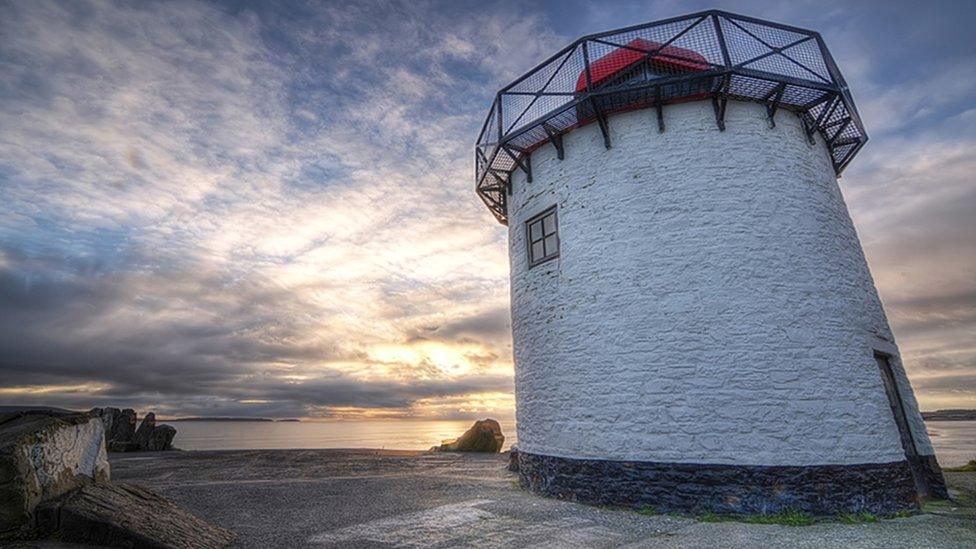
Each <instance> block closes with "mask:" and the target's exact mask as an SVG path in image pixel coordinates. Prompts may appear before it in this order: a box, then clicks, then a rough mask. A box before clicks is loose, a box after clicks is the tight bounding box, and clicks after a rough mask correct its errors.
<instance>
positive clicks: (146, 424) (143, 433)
mask: <svg viewBox="0 0 976 549" xmlns="http://www.w3.org/2000/svg"><path fill="white" fill-rule="evenodd" d="M155 428H156V414H154V413H152V412H149V413H148V414H146V417H144V418H142V423H140V424H139V428H138V429H136V434H135V436H133V437H132V443H133V444H134V445H135V446H136V448H138V449H139V450H145V449H146V447H147V446H148V445H149V437H150V436H152V432H153V429H155Z"/></svg>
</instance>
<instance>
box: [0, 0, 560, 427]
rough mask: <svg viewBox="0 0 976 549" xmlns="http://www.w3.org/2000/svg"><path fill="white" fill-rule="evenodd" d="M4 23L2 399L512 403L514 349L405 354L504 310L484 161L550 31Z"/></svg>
mask: <svg viewBox="0 0 976 549" xmlns="http://www.w3.org/2000/svg"><path fill="white" fill-rule="evenodd" d="M5 10H6V13H5V17H4V18H2V19H3V22H0V25H2V27H0V36H2V37H3V38H2V40H3V54H2V56H0V64H2V65H0V66H2V68H3V71H2V76H0V84H2V87H3V89H4V90H10V91H11V93H10V96H9V97H7V100H5V101H4V104H3V108H2V109H0V125H2V126H3V127H4V132H3V133H2V135H0V177H2V179H3V181H4V184H3V185H0V201H2V202H3V204H5V206H4V215H3V217H2V219H0V253H2V255H0V257H2V258H3V261H2V262H0V311H2V312H3V314H2V315H0V317H2V320H0V327H2V328H3V331H2V334H0V369H2V371H3V373H4V376H3V383H2V385H3V386H5V387H7V392H6V393H4V394H3V398H5V399H20V400H25V401H26V400H31V399H35V398H36V399H38V400H40V399H43V400H44V401H45V402H53V403H73V404H83V403H84V402H86V398H87V402H91V403H104V402H128V403H139V405H140V406H145V405H146V404H147V403H150V402H151V403H153V405H154V406H163V407H165V408H167V409H171V410H179V409H183V408H181V406H183V407H185V408H186V409H187V410H189V409H198V408H200V407H201V404H200V402H202V401H203V400H207V399H210V400H211V401H213V402H217V403H220V409H222V410H239V411H242V412H243V411H246V410H249V409H252V408H251V407H249V406H248V405H244V404H241V403H242V402H245V401H247V402H250V403H255V402H263V403H264V404H262V405H261V406H257V405H255V406H254V407H253V411H255V412H256V411H269V410H279V411H281V412H282V413H285V412H287V415H304V414H306V413H311V414H319V415H329V414H330V409H332V408H349V407H352V408H356V409H361V410H369V409H371V408H390V407H393V408H397V409H401V410H408V409H409V410H411V411H412V412H414V413H418V414H421V415H422V414H423V410H420V409H413V408H411V406H413V403H414V402H417V401H421V400H423V401H425V402H428V403H430V404H431V405H435V404H436V402H434V401H435V400H436V399H438V398H464V395H465V394H471V395H477V394H478V393H482V392H489V393H492V392H498V391H510V390H511V382H510V379H511V359H510V358H509V357H510V352H509V351H508V348H509V345H510V343H509V342H508V341H506V340H505V338H501V339H499V338H497V337H496V335H497V333H496V332H494V331H492V332H486V333H481V334H479V333H474V332H470V331H469V332H468V333H466V337H465V339H464V341H463V342H459V341H458V342H455V341H448V340H449V339H450V338H446V337H445V338H442V339H443V340H444V342H442V343H438V344H436V345H435V344H433V343H431V342H426V343H423V342H411V341H410V338H411V336H412V334H414V333H416V332H417V331H418V330H419V327H420V326H428V325H448V324H451V323H454V322H457V321H459V319H463V318H467V317H470V316H477V315H480V314H482V313H483V312H484V311H485V310H498V309H500V308H502V307H503V306H504V303H505V300H506V299H507V295H508V291H507V287H506V277H505V272H506V269H507V258H506V256H505V249H504V245H503V238H504V232H503V231H502V230H500V229H499V227H498V226H497V225H495V224H493V222H492V221H491V218H490V216H489V214H487V212H485V211H484V210H483V209H482V208H480V207H479V205H478V202H477V200H476V199H475V198H474V196H473V192H472V190H471V185H470V184H469V183H467V182H468V181H469V179H470V169H471V168H470V165H469V163H470V150H469V144H470V141H471V140H472V139H473V138H474V135H475V133H476V132H477V128H478V127H479V126H480V120H479V118H480V116H481V108H480V106H481V105H482V104H488V103H489V102H490V97H491V95H492V94H493V93H494V89H495V88H496V87H497V86H498V85H499V82H501V81H502V80H504V79H506V78H510V77H512V76H514V74H515V73H516V72H517V71H519V70H522V69H524V67H526V66H528V65H529V63H531V62H532V60H533V59H535V58H536V57H539V56H541V55H542V54H543V52H544V51H545V50H546V49H547V48H548V47H549V46H551V44H549V43H547V41H546V37H547V36H550V35H549V34H547V31H546V30H545V29H544V28H543V27H542V26H541V22H540V20H539V19H538V17H536V16H532V15H528V14H524V13H519V12H517V11H515V12H513V11H506V12H501V11H499V12H497V13H496V14H489V15H488V16H486V17H483V18H480V19H479V20H478V21H474V20H470V21H467V22H464V23H462V24H457V23H458V22H459V21H460V20H459V19H456V18H452V17H451V16H450V14H449V13H447V11H449V10H442V9H439V8H437V7H435V6H431V5H427V4H415V3H402V4H397V5H391V6H380V5H361V6H356V5H320V4H307V5H306V4H302V3H294V4H290V5H288V6H282V7H281V9H279V10H270V9H265V8H253V9H252V8H245V9H239V10H236V9H235V10H232V9H228V8H225V7H223V6H220V5H218V4H209V3H201V2H177V3H170V4H151V5H139V6H133V5H127V4H120V3H110V2H79V3H73V4H70V5H63V4H54V3H50V4H44V3H37V4H30V5H26V4H22V5H16V6H10V7H9V8H5ZM506 30H513V31H519V32H525V33H530V34H534V35H537V36H540V37H542V40H540V41H539V42H538V43H536V44H533V45H529V47H525V46H524V45H522V46H516V45H514V44H512V43H510V42H509V41H508V40H506V39H505V37H504V34H505V32H506ZM472 105H478V108H472ZM506 379H507V380H508V381H507V382H504V380H506ZM45 387H46V388H55V389H57V391H54V392H52V391H46V392H41V393H38V391H41V390H42V389H43V388H45ZM79 387H83V388H84V390H83V391H79V390H77V388H79ZM58 391H60V392H58ZM34 394H37V395H38V396H37V397H32V396H31V395H34ZM473 398H475V397H473ZM201 399H202V400H201ZM431 399H434V400H431ZM279 407H280V408H279ZM438 413H439V414H440V413H441V412H438ZM444 413H446V412H444Z"/></svg>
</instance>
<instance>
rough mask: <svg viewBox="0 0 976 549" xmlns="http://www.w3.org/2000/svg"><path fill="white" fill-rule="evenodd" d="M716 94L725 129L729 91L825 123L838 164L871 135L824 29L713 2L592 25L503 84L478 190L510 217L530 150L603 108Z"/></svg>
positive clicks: (478, 150)
mask: <svg viewBox="0 0 976 549" xmlns="http://www.w3.org/2000/svg"><path fill="white" fill-rule="evenodd" d="M709 98H710V99H711V101H712V103H713V106H714V110H715V117H716V123H717V124H718V127H719V129H724V128H725V126H724V124H725V120H724V117H725V105H726V102H727V101H728V100H729V99H733V100H744V101H754V102H759V103H763V104H765V105H766V108H767V114H768V115H769V121H770V124H773V123H774V115H775V113H776V110H777V109H785V110H789V111H792V112H794V113H796V114H797V115H798V116H800V118H801V120H802V121H803V123H804V126H805V127H806V129H807V135H808V136H809V137H810V139H813V136H814V134H816V133H820V135H821V136H822V137H823V139H824V141H825V142H826V144H827V147H828V149H829V150H830V155H831V158H832V160H833V164H834V169H835V170H836V171H837V173H838V174H839V173H840V172H841V171H842V170H843V169H844V167H845V166H846V165H847V164H848V163H849V162H850V161H851V159H852V158H853V157H854V155H855V154H856V153H857V151H858V150H859V149H860V148H861V147H862V146H863V145H864V143H865V142H866V141H867V134H866V133H865V132H864V126H863V124H862V123H861V119H860V117H859V116H858V114H857V108H856V107H855V106H854V101H853V100H852V98H851V95H850V92H849V91H848V88H847V84H846V82H845V81H844V77H843V76H841V74H840V71H839V70H838V69H837V65H836V64H835V63H834V60H833V58H832V57H831V55H830V52H829V51H827V47H826V45H825V44H824V41H823V38H821V36H820V34H818V33H816V32H813V31H808V30H803V29H798V28H795V27H790V26H787V25H781V24H778V23H771V22H768V21H761V20H758V19H753V18H751V17H745V16H741V15H735V14H731V13H727V12H723V11H715V10H712V11H706V12H701V13H696V14H692V15H687V16H683V17H678V18H674V19H668V20H664V21H658V22H654V23H648V24H645V25H638V26H635V27H630V28H626V29H619V30H615V31H610V32H604V33H600V34H594V35H590V36H585V37H583V38H580V39H579V40H577V41H575V42H573V43H572V44H570V45H569V46H567V47H565V48H563V50H562V51H560V52H559V53H557V54H555V55H553V56H552V57H550V58H549V59H547V60H545V61H544V62H542V63H541V64H540V65H538V66H537V67H535V68H534V69H532V70H531V71H529V72H528V73H526V74H524V75H522V76H521V77H519V78H518V79H516V80H515V81H514V82H512V83H511V84H509V85H508V86H506V87H505V88H503V89H502V90H501V91H500V92H498V94H497V95H496V97H495V101H494V102H493V103H492V106H491V111H489V113H488V117H487V118H486V119H485V123H484V126H483V127H482V129H481V134H480V135H479V136H478V141H477V143H476V145H475V178H476V181H477V192H478V195H479V196H480V197H481V199H482V200H483V201H484V202H485V204H486V205H487V206H488V208H489V209H491V211H492V213H493V214H494V215H495V217H497V218H498V220H499V221H501V222H502V223H506V222H507V213H506V211H507V195H508V192H509V189H510V187H509V182H510V177H511V174H512V172H513V171H514V170H516V169H521V170H523V171H524V172H525V173H526V176H527V177H528V178H529V179H530V180H531V177H532V166H531V157H530V155H529V153H530V152H531V151H532V150H534V149H535V148H537V147H539V146H542V145H544V144H546V143H549V144H552V145H553V146H554V147H555V148H556V151H557V154H558V155H559V157H560V158H562V156H563V150H562V135H563V134H565V133H566V132H568V131H571V130H572V129H574V128H577V127H580V126H583V125H586V124H589V123H593V122H595V123H597V124H599V126H600V129H601V131H602V133H603V138H604V142H605V144H606V146H607V147H610V146H611V143H610V134H609V131H608V121H607V116H608V115H610V114H613V113H617V112H623V111H628V110H634V109H643V108H655V109H656V110H657V114H658V118H657V119H658V127H659V130H660V131H664V119H663V117H662V115H661V109H662V106H663V105H666V104H669V103H675V102H680V101H691V100H700V99H709Z"/></svg>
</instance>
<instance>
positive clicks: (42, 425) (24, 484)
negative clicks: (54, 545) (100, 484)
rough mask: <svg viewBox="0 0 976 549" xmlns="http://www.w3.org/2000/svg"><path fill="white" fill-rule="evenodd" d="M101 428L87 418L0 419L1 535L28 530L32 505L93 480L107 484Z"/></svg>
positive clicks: (30, 414) (30, 415) (49, 414)
mask: <svg viewBox="0 0 976 549" xmlns="http://www.w3.org/2000/svg"><path fill="white" fill-rule="evenodd" d="M104 440H105V428H104V425H103V424H102V421H101V420H100V418H98V417H94V416H92V415H90V414H86V413H65V412H54V411H27V412H18V413H11V414H5V415H3V416H0V532H8V531H11V530H17V529H23V528H27V527H29V526H31V523H32V518H33V516H34V511H35V509H36V507H37V505H38V504H39V503H40V502H42V501H44V500H47V499H50V498H55V497H58V496H61V495H62V494H64V493H66V492H68V491H70V490H73V489H75V488H77V487H79V486H81V485H83V484H85V483H86V482H90V481H92V480H102V481H107V480H108V477H109V465H108V459H107V456H106V453H105V442H104Z"/></svg>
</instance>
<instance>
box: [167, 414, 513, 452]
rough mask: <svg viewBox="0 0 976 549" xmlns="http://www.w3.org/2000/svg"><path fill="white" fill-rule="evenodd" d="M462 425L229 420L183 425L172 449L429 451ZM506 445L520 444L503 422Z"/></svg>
mask: <svg viewBox="0 0 976 549" xmlns="http://www.w3.org/2000/svg"><path fill="white" fill-rule="evenodd" d="M472 423H474V422H473V421H471V420H463V421H426V420H423V421H420V420H418V421H413V420H397V421H326V422H312V421H309V422H301V423H298V422H264V421H248V422H229V421H178V422H173V423H172V425H173V426H174V427H176V439H175V440H174V441H173V445H174V446H176V447H177V448H182V449H184V450H234V449H249V450H257V449H261V450H268V449H278V448H382V449H386V450H426V449H428V448H430V447H431V446H435V445H437V444H440V443H441V442H442V441H444V440H445V439H455V438H457V437H458V436H460V435H461V433H463V432H464V431H466V430H467V429H468V428H469V427H471V424H472ZM499 423H500V424H501V427H502V433H504V435H505V446H504V448H503V449H505V450H507V449H508V447H509V446H511V445H512V444H514V443H515V422H514V421H508V422H505V421H500V422H499Z"/></svg>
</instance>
